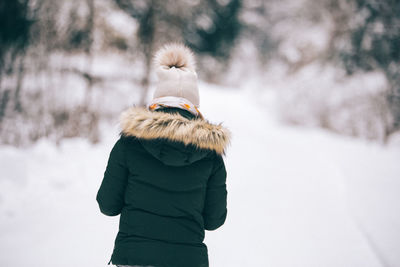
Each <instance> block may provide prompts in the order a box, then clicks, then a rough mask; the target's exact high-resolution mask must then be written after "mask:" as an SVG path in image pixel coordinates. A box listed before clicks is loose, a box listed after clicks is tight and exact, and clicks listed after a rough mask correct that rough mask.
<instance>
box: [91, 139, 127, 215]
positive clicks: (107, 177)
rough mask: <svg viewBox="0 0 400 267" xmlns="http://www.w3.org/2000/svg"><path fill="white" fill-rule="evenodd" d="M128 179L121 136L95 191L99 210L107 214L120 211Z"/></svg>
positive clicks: (116, 213) (115, 213) (114, 213)
mask: <svg viewBox="0 0 400 267" xmlns="http://www.w3.org/2000/svg"><path fill="white" fill-rule="evenodd" d="M127 179H128V168H127V166H126V158H125V148H124V142H123V139H122V137H121V138H120V139H119V140H118V141H117V142H116V143H115V145H114V147H113V148H112V150H111V153H110V156H109V159H108V163H107V167H106V170H105V172H104V178H103V181H102V183H101V185H100V189H99V191H98V192H97V196H96V200H97V203H98V204H99V207H100V211H101V212H102V213H103V214H105V215H108V216H116V215H118V214H120V213H121V210H122V208H123V206H124V194H125V187H126V184H127Z"/></svg>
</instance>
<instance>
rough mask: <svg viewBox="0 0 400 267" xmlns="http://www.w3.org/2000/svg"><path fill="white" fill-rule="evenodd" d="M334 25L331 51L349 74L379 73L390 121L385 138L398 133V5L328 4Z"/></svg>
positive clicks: (385, 1) (384, 1) (351, 0)
mask: <svg viewBox="0 0 400 267" xmlns="http://www.w3.org/2000/svg"><path fill="white" fill-rule="evenodd" d="M329 3H330V6H329V9H330V10H331V11H332V13H333V14H336V16H334V22H335V26H336V27H335V28H336V31H335V34H334V36H333V37H334V38H333V39H332V41H333V42H332V44H336V46H335V45H333V47H332V49H333V50H334V51H336V55H337V56H338V57H339V59H340V60H341V61H342V62H343V64H344V67H345V69H346V71H347V73H348V74H350V75H351V74H352V73H354V72H357V71H358V70H362V71H373V70H381V71H382V72H383V73H384V74H385V75H386V78H387V80H388V82H389V90H388V93H387V97H386V99H387V104H388V105H389V108H390V110H391V113H392V117H393V121H392V122H391V123H389V124H388V125H387V129H386V137H388V136H389V135H390V134H391V133H393V132H394V131H397V130H399V129H400V2H399V1H398V0H380V1H376V0H348V1H335V0H331V1H329Z"/></svg>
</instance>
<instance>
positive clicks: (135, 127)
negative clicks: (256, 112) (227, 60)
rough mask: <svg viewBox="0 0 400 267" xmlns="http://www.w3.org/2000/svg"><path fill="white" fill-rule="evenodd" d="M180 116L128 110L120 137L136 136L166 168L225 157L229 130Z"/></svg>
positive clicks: (133, 109) (142, 109)
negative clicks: (210, 157)
mask: <svg viewBox="0 0 400 267" xmlns="http://www.w3.org/2000/svg"><path fill="white" fill-rule="evenodd" d="M182 112H184V111H183V110H182ZM180 113H181V112H173V113H171V112H159V111H149V110H147V109H145V108H141V107H131V108H128V109H127V110H125V111H124V112H122V113H121V116H120V126H121V135H124V136H134V137H137V138H138V139H139V140H140V142H141V143H142V145H143V146H144V148H145V149H146V150H147V151H148V152H149V153H150V154H152V155H153V156H154V157H156V158H157V159H159V160H161V161H162V162H163V163H164V164H166V165H174V166H181V165H188V164H191V163H193V162H195V161H197V160H200V159H202V158H204V157H206V156H207V155H209V154H210V152H213V151H214V152H216V153H217V154H220V155H223V154H225V151H226V148H227V146H228V145H229V142H230V136H231V133H230V131H229V130H228V129H227V128H225V127H224V126H222V125H221V123H220V124H212V123H210V122H208V121H207V120H204V119H201V118H189V117H188V116H184V115H183V114H180ZM166 141H168V142H166Z"/></svg>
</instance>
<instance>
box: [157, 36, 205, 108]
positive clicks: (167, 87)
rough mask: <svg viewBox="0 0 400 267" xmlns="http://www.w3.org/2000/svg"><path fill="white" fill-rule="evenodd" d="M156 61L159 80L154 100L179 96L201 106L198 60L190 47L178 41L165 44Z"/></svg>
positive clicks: (158, 52)
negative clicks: (198, 84)
mask: <svg viewBox="0 0 400 267" xmlns="http://www.w3.org/2000/svg"><path fill="white" fill-rule="evenodd" d="M154 63H155V69H156V74H157V77H158V81H157V86H156V90H155V92H154V95H153V100H155V99H160V98H163V97H169V98H171V97H177V98H184V99H186V100H188V101H189V102H190V103H192V104H193V105H194V106H196V107H197V108H198V107H199V106H200V98H199V89H198V87H197V73H196V62H195V59H194V55H193V53H192V51H191V50H190V49H189V48H188V47H186V46H185V45H183V44H178V43H171V44H167V45H164V46H163V47H162V48H161V49H160V50H158V51H157V53H156V55H155V57H154Z"/></svg>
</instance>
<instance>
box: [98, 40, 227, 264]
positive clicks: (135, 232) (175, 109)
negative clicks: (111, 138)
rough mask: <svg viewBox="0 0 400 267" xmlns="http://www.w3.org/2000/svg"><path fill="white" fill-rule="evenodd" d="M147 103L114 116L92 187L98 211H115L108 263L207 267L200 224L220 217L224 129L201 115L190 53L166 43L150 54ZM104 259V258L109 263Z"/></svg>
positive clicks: (206, 226)
mask: <svg viewBox="0 0 400 267" xmlns="http://www.w3.org/2000/svg"><path fill="white" fill-rule="evenodd" d="M155 65H156V66H155V67H156V71H157V76H158V82H157V88H156V91H155V93H154V97H153V100H152V101H151V103H150V104H149V105H148V108H147V109H146V108H138V107H131V108H129V109H127V110H126V111H124V112H123V113H122V114H121V117H120V121H121V132H120V138H119V140H118V141H117V142H116V144H115V145H114V147H113V149H112V150H111V153H110V157H109V160H108V164H107V167H106V170H105V173H104V178H103V181H102V183H101V186H100V189H99V191H98V193H97V197H96V199H97V202H98V204H99V207H100V210H101V212H102V213H104V214H105V215H108V216H116V215H119V214H121V217H120V224H119V232H118V234H117V237H116V239H115V246H114V251H113V254H112V256H111V260H110V262H112V263H113V264H116V265H117V266H127V265H129V266H156V267H207V266H209V265H208V253H207V246H206V245H205V244H204V243H203V240H204V230H215V229H217V228H218V227H220V226H221V225H222V224H223V223H224V222H225V219H226V215H227V207H226V205H227V203H226V199H227V191H226V170H225V165H224V160H223V158H222V156H223V155H225V150H226V147H227V145H228V144H229V139H230V133H229V131H228V130H227V129H226V128H224V127H223V126H222V125H221V124H218V125H216V124H211V123H209V122H208V121H206V120H205V119H204V118H203V116H202V115H201V113H200V111H199V110H198V107H199V93H198V87H197V74H196V71H195V61H194V56H193V54H192V52H191V51H190V50H189V49H188V48H187V47H185V46H183V45H180V44H170V45H166V46H164V47H163V48H162V49H160V50H159V51H158V52H157V54H156V56H155ZM110 262H109V264H110Z"/></svg>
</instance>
